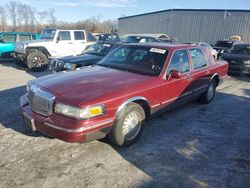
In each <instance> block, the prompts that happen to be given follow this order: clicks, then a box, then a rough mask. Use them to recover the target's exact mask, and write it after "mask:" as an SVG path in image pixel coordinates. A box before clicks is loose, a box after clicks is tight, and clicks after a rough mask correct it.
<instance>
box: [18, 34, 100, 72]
mask: <svg viewBox="0 0 250 188" xmlns="http://www.w3.org/2000/svg"><path fill="white" fill-rule="evenodd" d="M95 42H96V38H95V37H94V36H93V35H92V34H91V33H86V31H85V30H58V29H45V30H43V31H42V34H41V37H40V40H38V41H26V42H18V43H16V44H15V53H14V61H15V62H20V61H21V62H24V63H25V65H26V66H27V67H28V68H29V69H31V70H33V71H43V70H44V69H46V68H47V66H48V61H49V58H58V57H64V56H69V55H77V54H80V53H81V52H82V51H83V50H85V49H86V48H87V47H88V46H90V45H92V44H93V43H95Z"/></svg>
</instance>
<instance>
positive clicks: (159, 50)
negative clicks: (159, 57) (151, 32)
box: [149, 48, 166, 54]
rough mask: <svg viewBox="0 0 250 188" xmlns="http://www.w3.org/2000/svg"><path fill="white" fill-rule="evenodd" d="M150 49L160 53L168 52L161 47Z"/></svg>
mask: <svg viewBox="0 0 250 188" xmlns="http://www.w3.org/2000/svg"><path fill="white" fill-rule="evenodd" d="M149 51H150V52H154V53H158V54H165V53H166V50H163V49H159V48H151V49H150V50H149Z"/></svg>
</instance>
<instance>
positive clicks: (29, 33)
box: [0, 32, 37, 35]
mask: <svg viewBox="0 0 250 188" xmlns="http://www.w3.org/2000/svg"><path fill="white" fill-rule="evenodd" d="M0 34H1V35H2V34H14V35H15V34H28V35H33V34H34V35H36V34H37V33H32V32H0Z"/></svg>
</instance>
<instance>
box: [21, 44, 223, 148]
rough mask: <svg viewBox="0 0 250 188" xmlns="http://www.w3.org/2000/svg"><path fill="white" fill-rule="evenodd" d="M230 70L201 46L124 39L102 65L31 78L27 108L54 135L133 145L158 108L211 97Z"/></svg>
mask: <svg viewBox="0 0 250 188" xmlns="http://www.w3.org/2000/svg"><path fill="white" fill-rule="evenodd" d="M227 71H228V64H227V62H225V61H215V60H214V58H213V57H212V55H211V53H210V51H209V50H207V49H206V48H204V47H201V46H193V45H177V44H175V45H173V44H164V43H144V44H138V43H137V44H123V45H120V46H118V47H117V48H115V49H114V50H112V51H111V52H110V53H109V54H108V55H107V56H106V57H105V58H103V59H102V60H101V61H100V62H99V63H98V64H96V65H93V66H89V67H87V68H85V69H80V70H77V71H70V72H59V73H56V74H52V75H47V76H44V77H40V78H37V79H34V80H31V81H29V82H28V84H27V93H26V94H25V95H23V96H22V97H21V98H20V107H21V113H22V114H23V117H24V122H25V124H26V125H27V127H29V128H30V129H31V130H33V131H39V132H42V133H44V134H46V135H48V136H50V137H53V138H58V139H61V140H64V141H67V142H83V141H89V140H94V139H100V138H104V137H106V136H107V137H108V138H109V139H110V140H111V141H112V142H113V143H114V144H116V145H118V146H129V145H131V144H133V143H134V142H135V141H136V140H137V139H138V138H139V137H140V136H141V134H142V131H143V128H144V125H145V123H144V122H145V121H147V120H148V119H149V118H150V117H151V116H152V115H153V114H155V113H157V112H160V111H161V112H162V111H165V110H167V109H169V108H173V107H176V106H179V105H181V104H183V103H186V102H188V101H193V100H199V101H200V102H202V103H205V104H208V103H210V102H211V101H212V100H213V98H214V95H215V91H216V87H217V86H218V85H219V84H220V83H221V81H222V80H223V78H225V77H226V76H227ZM165 113H166V112H165ZM166 134H167V133H166Z"/></svg>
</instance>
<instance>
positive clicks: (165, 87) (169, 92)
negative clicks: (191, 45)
mask: <svg viewBox="0 0 250 188" xmlns="http://www.w3.org/2000/svg"><path fill="white" fill-rule="evenodd" d="M172 70H177V71H179V72H180V73H181V78H179V79H175V78H171V79H170V78H169V75H170V72H171V71H172ZM190 70H191V67H190V62H189V58H188V53H187V51H186V49H181V50H176V51H174V52H173V53H172V58H171V60H170V63H169V65H168V67H167V71H166V80H164V81H163V84H162V92H161V93H162V96H161V101H162V104H163V105H168V104H170V103H172V102H174V101H177V99H184V98H185V97H187V96H188V95H189V94H191V90H190V87H189V85H190V83H191V80H190Z"/></svg>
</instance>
